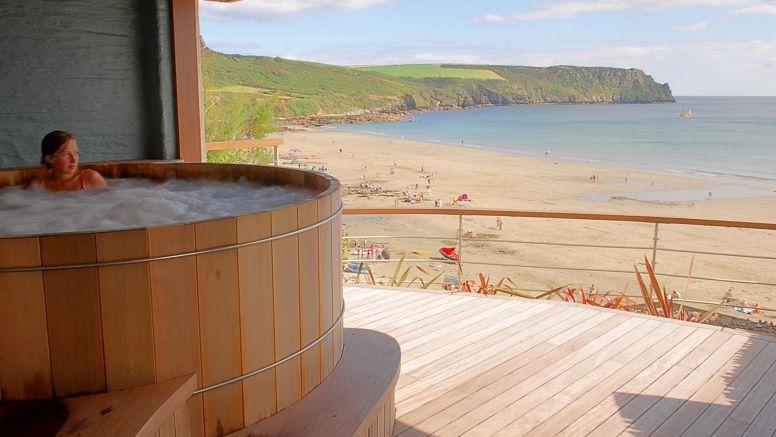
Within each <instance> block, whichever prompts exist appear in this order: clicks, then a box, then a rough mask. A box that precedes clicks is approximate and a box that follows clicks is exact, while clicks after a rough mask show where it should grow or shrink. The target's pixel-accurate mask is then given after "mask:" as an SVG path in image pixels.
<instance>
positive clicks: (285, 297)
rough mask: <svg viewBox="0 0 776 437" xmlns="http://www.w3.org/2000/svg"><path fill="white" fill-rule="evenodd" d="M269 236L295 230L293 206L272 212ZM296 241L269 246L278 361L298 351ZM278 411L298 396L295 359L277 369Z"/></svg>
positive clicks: (298, 365) (290, 239) (298, 372)
mask: <svg viewBox="0 0 776 437" xmlns="http://www.w3.org/2000/svg"><path fill="white" fill-rule="evenodd" d="M271 214H272V235H279V234H283V233H286V232H290V231H294V230H296V223H297V210H296V206H290V207H286V208H282V209H278V210H274V211H272V213H271ZM298 244H299V237H298V236H293V237H286V238H281V239H278V240H275V241H273V242H272V253H273V254H274V259H273V261H272V276H273V277H274V278H275V280H274V284H273V295H274V307H275V356H276V357H277V358H278V359H280V358H282V357H285V356H286V355H289V354H291V353H294V352H296V351H298V350H299V349H300V348H301V345H300V343H301V340H300V335H301V334H300V329H299V253H298ZM276 373H277V375H276V376H277V387H278V399H277V406H278V410H282V409H283V408H286V407H288V406H289V405H291V404H292V403H294V402H296V401H297V400H299V399H300V398H301V396H302V383H301V361H300V359H299V357H297V358H294V359H292V360H289V361H287V362H286V363H283V364H281V365H280V366H278V367H277V370H276Z"/></svg>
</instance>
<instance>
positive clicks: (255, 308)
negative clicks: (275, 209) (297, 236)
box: [237, 213, 277, 425]
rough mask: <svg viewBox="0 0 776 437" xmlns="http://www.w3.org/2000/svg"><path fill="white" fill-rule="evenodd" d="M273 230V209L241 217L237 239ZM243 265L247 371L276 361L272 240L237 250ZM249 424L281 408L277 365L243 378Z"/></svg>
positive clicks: (243, 333) (251, 238)
mask: <svg viewBox="0 0 776 437" xmlns="http://www.w3.org/2000/svg"><path fill="white" fill-rule="evenodd" d="M271 234H272V223H271V218H270V214H269V213H259V214H251V215H247V216H242V217H238V218H237V241H238V242H240V243H244V242H247V241H255V240H260V239H262V238H267V237H269V236H270V235H271ZM237 257H238V263H239V269H240V311H241V314H240V328H241V339H242V367H243V369H244V371H243V372H244V373H245V372H250V371H252V370H255V369H258V368H261V367H263V366H266V365H268V364H271V363H273V362H274V361H275V317H274V303H273V297H272V281H273V278H272V243H262V244H256V245H251V246H246V247H243V248H241V249H239V250H238V253H237ZM242 384H243V404H244V414H245V424H246V425H248V424H251V423H255V422H258V421H259V420H262V419H265V418H267V417H269V416H271V415H272V414H275V412H277V399H276V392H277V386H276V385H275V369H274V368H273V369H270V370H267V371H265V372H263V373H260V374H258V375H256V376H252V377H250V378H248V379H246V380H244V381H243V383H242Z"/></svg>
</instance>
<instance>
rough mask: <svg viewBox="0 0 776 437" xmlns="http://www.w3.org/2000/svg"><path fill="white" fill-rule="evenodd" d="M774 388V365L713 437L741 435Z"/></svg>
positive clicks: (775, 385) (775, 366) (775, 383)
mask: <svg viewBox="0 0 776 437" xmlns="http://www.w3.org/2000/svg"><path fill="white" fill-rule="evenodd" d="M774 387H776V364H771V367H770V368H769V369H768V371H767V372H765V374H764V375H763V376H762V378H760V380H759V381H758V382H757V384H755V386H754V387H752V390H751V391H749V394H747V395H746V397H745V398H744V399H743V400H742V401H741V402H739V403H738V404H737V405H736V406H735V408H734V409H733V412H732V413H730V415H729V416H728V417H727V419H725V421H724V422H723V423H722V425H720V427H719V428H717V430H716V431H715V432H714V434H712V435H714V436H730V435H742V434H743V433H744V432H745V431H746V429H747V428H748V427H749V424H750V423H752V422H753V421H754V420H755V418H756V417H757V415H758V414H759V413H760V410H762V409H763V407H765V405H766V404H767V403H768V401H769V400H770V399H771V396H773V390H774Z"/></svg>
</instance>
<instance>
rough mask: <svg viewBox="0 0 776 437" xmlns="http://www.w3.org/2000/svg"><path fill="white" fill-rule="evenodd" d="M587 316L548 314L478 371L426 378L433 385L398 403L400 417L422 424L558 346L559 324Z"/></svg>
mask: <svg viewBox="0 0 776 437" xmlns="http://www.w3.org/2000/svg"><path fill="white" fill-rule="evenodd" d="M570 309H571V308H569V310H570ZM570 314H571V315H570ZM585 318H587V314H585V313H584V312H577V313H576V314H573V313H571V312H563V311H560V312H558V313H556V314H555V315H554V316H553V317H548V318H546V319H545V320H544V321H542V322H540V323H538V324H536V325H534V326H533V327H531V328H528V329H526V330H525V331H523V335H522V337H523V338H522V339H521V340H522V341H521V342H520V343H519V344H518V345H516V346H513V347H512V348H510V349H503V350H501V351H499V353H498V354H496V355H493V356H492V357H491V358H490V359H489V360H487V361H485V360H483V361H482V362H480V363H478V364H477V370H478V371H477V372H472V373H471V374H464V375H463V377H461V378H448V379H446V380H444V381H439V382H437V381H435V380H434V379H433V378H425V381H426V382H427V385H429V386H428V387H427V388H426V389H425V390H423V392H421V393H418V394H416V395H414V396H412V397H409V398H405V399H402V400H401V401H400V402H398V403H397V410H398V416H400V417H402V416H404V414H405V413H406V417H402V418H403V420H404V422H406V423H419V422H421V421H422V420H424V419H426V418H428V417H430V416H431V415H433V414H434V413H437V412H439V411H442V410H444V409H445V408H447V407H449V406H450V405H452V404H454V403H456V402H458V401H459V400H460V399H463V398H464V397H466V396H468V395H469V394H471V393H474V392H476V391H478V390H479V389H481V388H483V387H486V386H488V385H489V384H491V383H493V382H495V381H498V380H500V379H501V378H502V377H504V376H506V375H509V374H510V373H512V372H514V371H516V370H518V369H520V368H521V367H522V366H525V365H528V364H530V363H532V362H534V361H535V360H536V359H538V358H539V357H542V356H543V355H544V354H546V353H548V352H549V351H551V350H553V349H554V348H556V347H557V346H555V345H553V344H550V343H548V342H546V340H547V339H548V338H552V337H554V336H557V335H560V334H561V333H562V331H563V329H564V327H563V326H562V325H561V324H560V323H558V322H559V321H561V320H566V319H568V320H570V321H571V322H572V323H577V322H582V321H584V319H585Z"/></svg>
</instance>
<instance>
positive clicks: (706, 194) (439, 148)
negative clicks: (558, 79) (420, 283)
mask: <svg viewBox="0 0 776 437" xmlns="http://www.w3.org/2000/svg"><path fill="white" fill-rule="evenodd" d="M272 136H280V137H282V138H283V139H284V144H283V146H281V151H280V154H281V161H282V163H281V165H285V166H293V167H300V166H301V168H307V169H310V168H312V166H315V167H316V169H320V166H321V165H324V166H325V167H327V168H328V173H329V174H331V175H332V176H334V177H336V178H337V179H339V180H340V182H341V183H342V185H343V191H342V192H343V195H344V202H345V206H346V207H381V208H383V207H384V208H393V207H400V208H418V207H425V208H432V207H434V206H435V202H439V203H441V204H442V206H444V207H450V208H459V209H472V208H486V209H515V210H538V211H558V212H582V213H601V214H604V213H607V214H629V215H652V216H669V217H692V218H706V219H722V220H741V221H751V222H773V217H774V216H776V214H775V213H776V186H775V185H774V183H773V182H772V181H756V180H752V181H745V180H733V179H724V178H718V177H709V178H702V177H689V176H682V175H671V174H665V173H660V172H657V171H656V172H647V171H638V170H633V169H622V168H613V167H606V166H600V165H591V164H587V163H578V162H568V161H561V160H557V159H554V157H553V156H552V154H551V153H550V154H549V155H548V156H539V157H531V156H523V155H518V154H513V153H502V152H496V151H489V150H482V149H475V148H468V147H465V146H456V145H445V144H437V143H429V142H420V141H412V140H405V139H399V138H392V137H387V136H381V135H366V134H360V133H352V132H343V131H338V130H335V129H328V128H323V129H309V128H304V129H302V128H299V129H292V130H289V131H285V132H280V133H277V134H274V135H272ZM292 149H299V150H300V152H295V153H294V154H291V153H290V150H292ZM593 175H595V181H594V180H593ZM429 176H431V179H430V182H429ZM378 188H379V189H378ZM402 193H415V194H416V195H417V197H418V198H419V197H420V195H421V194H422V195H423V200H422V201H419V202H417V203H409V202H404V201H403V197H402ZM463 193H466V194H467V195H468V196H469V198H470V199H471V201H469V202H454V199H457V198H458V196H459V195H461V194H463ZM749 193H754V195H751V194H749ZM457 228H458V217H444V216H432V215H404V216H388V215H381V216H370V217H350V218H348V217H345V219H344V228H343V230H344V232H345V233H346V234H347V235H349V236H367V237H366V238H360V239H359V240H358V245H359V246H361V247H364V246H371V245H372V244H375V245H376V246H378V247H379V246H384V247H386V248H387V249H388V251H389V252H390V254H391V258H392V259H394V260H395V259H397V258H399V257H400V256H402V255H405V256H406V257H407V259H417V260H419V262H418V263H417V265H418V266H420V267H421V268H423V269H424V270H425V271H427V272H428V273H429V274H425V273H423V272H421V271H420V270H417V269H415V268H413V270H412V271H411V273H410V274H409V276H408V278H407V279H408V280H409V279H412V278H413V277H416V276H417V277H420V278H422V279H424V280H428V279H430V278H431V277H432V276H431V275H436V274H437V273H442V274H443V276H444V275H448V276H450V275H457V270H456V266H455V265H454V264H451V263H445V262H443V259H442V258H441V257H440V256H438V249H439V247H441V246H443V245H454V244H455V243H456V241H455V236H456V231H457ZM463 229H464V231H465V232H468V233H469V235H471V236H472V239H470V240H465V241H464V244H463V248H462V259H463V260H464V277H465V278H467V279H476V278H477V277H478V273H480V272H482V273H484V274H485V275H486V276H487V275H489V276H490V282H491V283H496V282H498V281H499V280H501V279H502V278H509V279H510V280H511V281H512V282H514V283H515V284H517V285H518V286H519V287H520V288H521V289H523V290H528V291H529V292H531V293H533V294H537V293H538V292H539V291H541V290H548V289H551V288H554V287H559V286H564V285H569V286H573V287H586V288H587V287H590V286H592V285H595V286H596V287H598V288H599V290H600V291H606V290H616V291H624V292H625V293H627V294H629V295H636V294H638V293H639V292H638V286H637V283H636V279H635V273H632V272H633V266H634V264H639V263H642V264H643V259H644V256H647V258H649V259H650V260H651V257H652V250H651V246H652V242H653V238H654V225H651V224H637V223H622V222H602V221H580V220H550V219H534V218H507V217H504V218H503V227H502V229H501V230H498V229H497V227H496V219H495V218H494V217H464V219H463ZM385 236H415V237H435V238H434V239H433V240H423V239H410V238H401V239H395V238H386V237H385ZM658 239H659V246H660V247H661V248H671V249H678V250H700V251H704V252H726V253H738V254H750V255H758V256H773V253H772V252H773V248H774V247H776V231H763V230H747V229H737V228H733V229H728V228H711V227H690V226H681V225H661V226H660V228H659V235H658ZM474 240H484V241H474ZM504 240H509V241H524V242H525V241H529V242H531V243H511V242H507V241H504ZM546 242H554V243H563V244H564V245H563V246H557V245H548V244H540V243H546ZM364 243H366V244H364ZM575 244H587V245H596V246H615V245H616V246H629V247H635V248H634V249H613V248H608V247H580V246H575ZM459 249H460V248H459ZM352 256H353V255H352ZM691 261H692V263H693V268H692V276H694V277H714V278H737V279H745V280H754V281H757V282H767V283H776V269H774V268H773V261H772V260H762V259H760V260H752V259H745V258H735V257H723V256H717V255H708V254H703V255H695V257H694V259H693V258H692V255H690V254H688V253H683V252H658V255H657V266H656V269H657V271H658V272H660V273H670V274H675V275H677V276H678V277H668V278H665V279H664V280H663V281H662V285H664V286H665V287H666V288H667V289H668V290H669V291H670V290H676V291H679V292H683V291H684V290H685V289H687V292H686V293H685V297H686V298H687V299H692V300H699V301H710V302H718V301H719V300H720V298H721V297H722V295H723V294H724V293H725V291H727V290H728V289H730V288H732V290H731V292H732V294H733V297H734V298H737V299H746V300H747V301H750V302H756V303H759V304H760V305H761V306H764V307H768V308H773V307H776V302H774V301H775V300H776V294H774V290H776V287H766V286H758V285H749V284H731V283H720V282H709V281H697V280H693V281H691V282H689V285H688V284H687V279H686V277H687V275H688V273H689V272H690V263H691ZM478 262H481V263H483V264H476V263H478ZM485 264H518V265H521V266H533V267H514V266H503V265H485ZM409 265H411V263H405V265H403V266H402V271H404V270H405V269H406V268H407V267H408V266H409ZM395 266H396V263H377V262H372V263H370V267H371V268H372V269H373V271H374V273H375V275H376V276H377V277H378V279H379V280H383V281H386V280H387V278H389V277H390V276H391V273H392V272H393V269H394V268H395ZM547 266H558V267H571V268H580V269H581V270H556V269H546V268H543V267H547ZM591 268H595V269H611V270H625V271H628V272H629V273H593V272H589V271H585V270H583V269H591ZM640 269H641V270H642V271H644V268H643V265H640ZM353 276H354V275H348V274H346V278H347V279H348V280H352V279H353ZM645 280H646V277H645ZM439 282H440V281H438V283H439ZM693 306H695V307H698V308H708V307H709V306H708V305H705V306H704V305H700V304H698V305H693ZM725 313H730V314H731V315H733V314H735V315H739V316H740V315H741V314H740V313H733V312H732V310H729V311H725ZM772 316H776V313H774V312H765V313H764V314H762V315H760V316H757V317H755V318H764V319H766V320H768V319H770V320H772V319H773V317H772Z"/></svg>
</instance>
